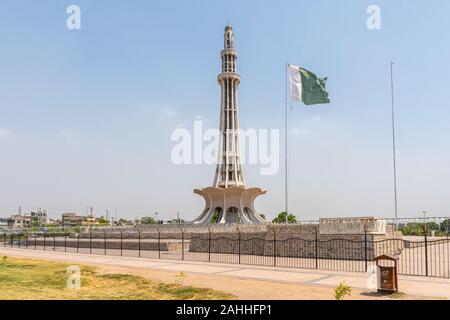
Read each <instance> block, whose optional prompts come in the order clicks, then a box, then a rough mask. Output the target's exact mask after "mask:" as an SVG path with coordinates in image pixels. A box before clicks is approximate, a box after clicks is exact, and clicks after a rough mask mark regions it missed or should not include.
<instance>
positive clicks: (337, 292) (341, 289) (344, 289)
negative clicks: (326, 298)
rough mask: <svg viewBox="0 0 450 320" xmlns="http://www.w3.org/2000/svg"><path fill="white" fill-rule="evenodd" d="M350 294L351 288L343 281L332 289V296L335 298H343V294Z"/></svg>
mask: <svg viewBox="0 0 450 320" xmlns="http://www.w3.org/2000/svg"><path fill="white" fill-rule="evenodd" d="M351 294H352V288H350V286H349V285H348V284H346V283H345V282H342V283H340V284H339V286H338V287H337V288H336V289H334V298H335V299H336V300H344V298H345V296H347V295H348V296H350V295H351Z"/></svg>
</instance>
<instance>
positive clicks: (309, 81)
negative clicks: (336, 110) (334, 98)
mask: <svg viewBox="0 0 450 320" xmlns="http://www.w3.org/2000/svg"><path fill="white" fill-rule="evenodd" d="M288 68H289V78H290V80H291V99H292V100H294V101H303V103H304V104H306V105H313V104H320V103H330V99H329V98H328V92H327V91H326V89H325V86H326V82H327V78H318V77H317V76H316V75H315V74H314V73H312V72H310V71H308V70H306V69H304V68H301V67H298V66H293V65H288Z"/></svg>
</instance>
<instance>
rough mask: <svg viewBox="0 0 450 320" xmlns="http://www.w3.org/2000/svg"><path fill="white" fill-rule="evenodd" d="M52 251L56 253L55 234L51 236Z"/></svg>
mask: <svg viewBox="0 0 450 320" xmlns="http://www.w3.org/2000/svg"><path fill="white" fill-rule="evenodd" d="M53 251H56V237H55V234H53Z"/></svg>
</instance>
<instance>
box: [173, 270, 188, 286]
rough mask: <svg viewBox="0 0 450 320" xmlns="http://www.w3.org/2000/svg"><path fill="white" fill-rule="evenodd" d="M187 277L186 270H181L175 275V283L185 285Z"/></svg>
mask: <svg viewBox="0 0 450 320" xmlns="http://www.w3.org/2000/svg"><path fill="white" fill-rule="evenodd" d="M185 277H186V274H185V273H184V272H180V273H178V274H177V275H176V276H175V283H177V284H179V285H180V286H183V282H184V278H185Z"/></svg>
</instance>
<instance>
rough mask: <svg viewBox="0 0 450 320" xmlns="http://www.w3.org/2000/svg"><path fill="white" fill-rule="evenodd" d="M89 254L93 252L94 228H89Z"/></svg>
mask: <svg viewBox="0 0 450 320" xmlns="http://www.w3.org/2000/svg"><path fill="white" fill-rule="evenodd" d="M89 254H92V230H91V229H89Z"/></svg>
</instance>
